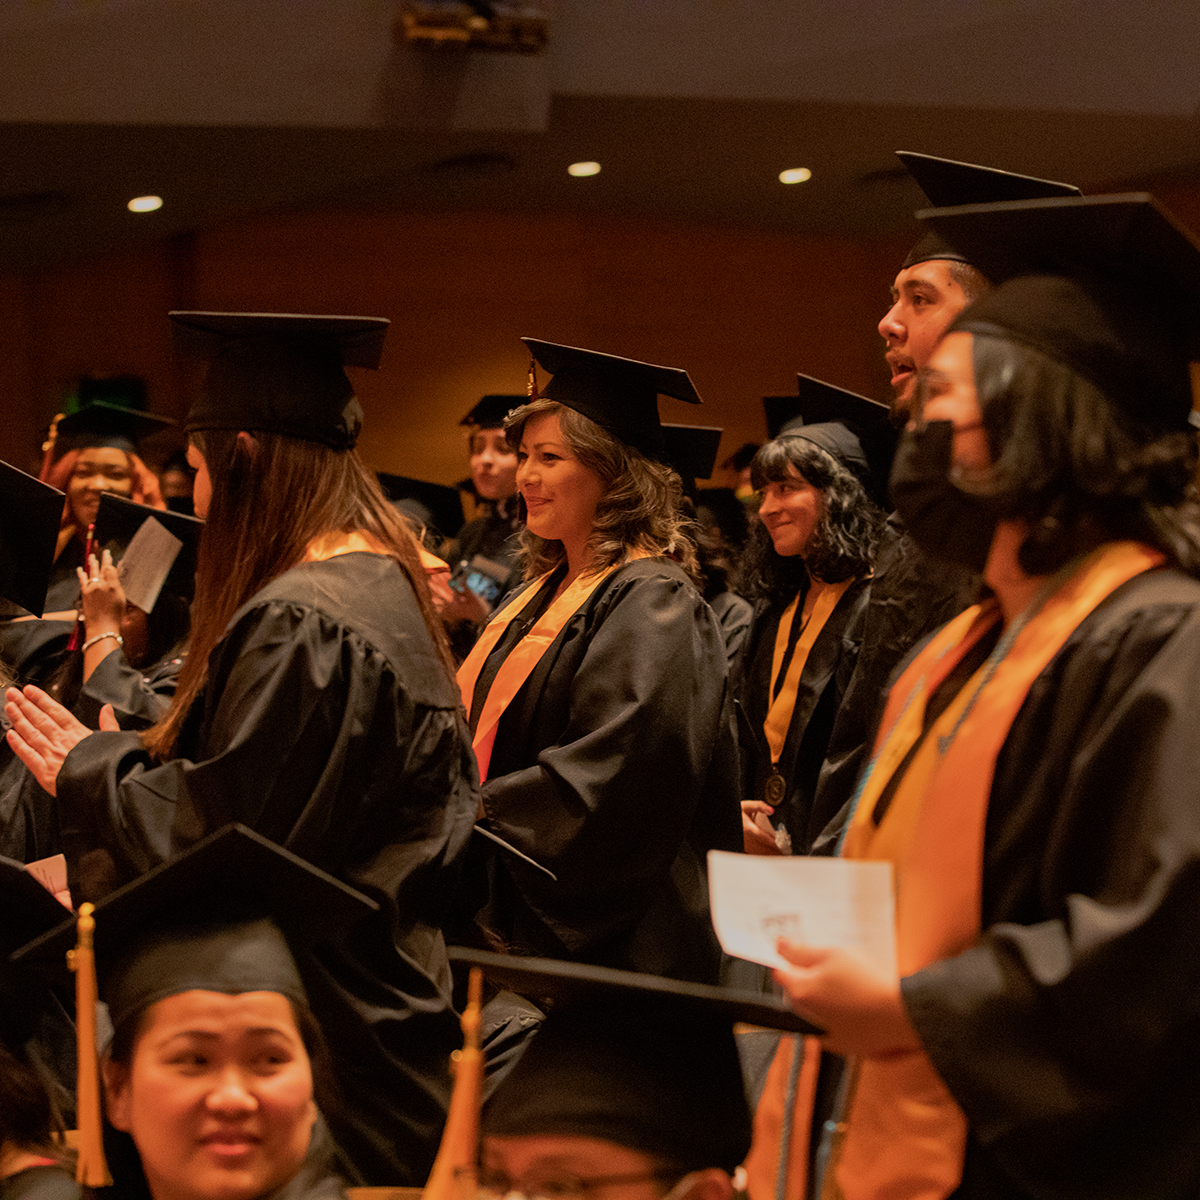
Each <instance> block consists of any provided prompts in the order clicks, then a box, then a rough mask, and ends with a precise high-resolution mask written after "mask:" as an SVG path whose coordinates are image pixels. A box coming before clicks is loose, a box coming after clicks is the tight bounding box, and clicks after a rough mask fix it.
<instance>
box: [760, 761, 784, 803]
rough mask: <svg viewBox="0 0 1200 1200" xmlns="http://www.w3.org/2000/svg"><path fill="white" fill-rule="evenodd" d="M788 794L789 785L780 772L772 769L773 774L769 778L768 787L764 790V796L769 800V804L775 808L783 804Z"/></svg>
mask: <svg viewBox="0 0 1200 1200" xmlns="http://www.w3.org/2000/svg"><path fill="white" fill-rule="evenodd" d="M786 794H787V784H786V783H785V782H784V778H783V776H782V775H780V773H779V772H778V770H775V769H772V771H771V774H770V775H768V776H767V783H766V787H765V788H764V789H763V795H764V796H766V798H767V803H768V804H769V805H771V807H772V808H774V807H775V806H776V805H778V804H781V803H782V802H783V798H784V796H785V795H786Z"/></svg>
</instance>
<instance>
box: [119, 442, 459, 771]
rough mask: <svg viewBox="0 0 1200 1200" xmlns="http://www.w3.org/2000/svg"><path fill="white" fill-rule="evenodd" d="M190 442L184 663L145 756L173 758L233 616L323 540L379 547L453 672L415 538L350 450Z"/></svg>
mask: <svg viewBox="0 0 1200 1200" xmlns="http://www.w3.org/2000/svg"><path fill="white" fill-rule="evenodd" d="M192 441H193V442H194V443H195V445H196V447H197V448H198V449H199V450H200V452H201V453H202V454H203V455H204V461H205V465H206V466H207V467H208V475H209V479H210V480H211V483H212V498H211V500H210V502H209V508H208V518H207V520H206V521H205V525H204V532H203V534H202V535H201V538H200V549H199V554H198V564H197V571H196V598H195V601H194V604H193V608H192V613H193V624H192V639H191V645H190V649H189V651H188V657H187V661H186V662H185V663H184V666H183V669H182V670H181V671H180V674H179V687H178V689H177V690H176V692H175V698H174V700H173V701H172V703H171V708H170V709H169V710H168V712H167V714H166V716H165V717H163V719H162V720H161V721H159V722H158V724H157V725H155V726H154V727H153V728H152V729H149V730H147V731H146V732H145V733H144V734H143V735H142V739H143V743H144V745H145V746H146V748H147V749H148V750H149V751H150V752H151V753H152V754H154V755H156V756H157V757H158V758H160V759H166V758H169V757H170V756H171V754H172V753H173V752H174V749H175V742H176V739H177V738H178V736H179V731H180V729H181V728H182V726H183V721H184V718H185V717H186V715H187V712H188V710H189V708H190V707H191V706H192V704H193V702H194V701H195V699H196V697H197V696H198V695H199V694H200V691H201V689H202V688H203V687H204V683H205V680H206V679H207V676H208V657H209V655H210V654H211V653H212V651H213V648H214V647H215V646H216V645H217V643H218V642H219V641H220V640H221V638H222V636H223V635H224V633H225V630H226V627H227V626H228V624H229V621H230V619H231V618H232V617H233V614H234V613H235V612H237V610H238V609H239V608H241V606H242V605H243V604H245V603H246V601H247V600H249V599H250V598H251V597H252V596H253V595H255V593H257V592H259V591H260V590H261V589H262V588H263V587H265V586H266V585H267V584H268V583H270V582H271V580H273V579H276V578H278V577H279V576H280V575H282V574H283V573H284V572H285V571H287V570H289V569H290V568H292V567H294V566H296V565H298V564H299V563H300V562H302V561H303V560H304V555H305V552H306V550H307V549H308V546H309V544H310V543H311V542H312V541H313V540H314V539H316V538H319V537H321V536H323V535H325V534H347V533H353V532H361V533H365V534H368V535H370V536H371V537H373V538H374V539H376V540H377V541H378V542H379V543H381V544H382V545H383V546H384V547H385V549H386V550H387V553H388V555H389V556H390V557H391V558H392V559H394V560H395V561H396V563H397V564H399V567H400V570H401V571H403V573H404V575H405V577H406V578H407V579H408V582H409V583H410V584H411V585H412V589H413V592H414V593H415V594H416V597H417V603H418V605H419V606H420V609H421V616H422V618H423V620H424V622H425V627H426V629H428V631H429V635H430V637H431V638H432V639H433V642H434V645H435V646H436V647H437V650H438V654H439V655H440V657H441V659H442V662H443V664H444V665H445V667H446V670H447V672H448V673H449V674H451V675H452V674H453V672H454V667H453V663H452V660H451V658H450V650H449V647H448V645H447V642H446V635H445V631H444V630H443V628H442V624H441V621H440V620H439V619H438V616H437V613H436V612H435V611H434V607H433V598H432V596H431V595H430V591H429V582H428V580H427V578H426V576H425V569H424V567H423V566H422V564H421V559H420V555H419V552H418V550H417V544H416V541H415V539H414V538H413V535H412V534H411V533H410V532H409V530H408V528H407V526H405V524H404V522H403V521H402V520H401V519H400V516H399V514H398V513H397V512H396V510H395V509H394V508H392V506H391V505H390V504H389V503H388V502H387V500H386V499H385V498H384V495H383V492H382V491H381V490H380V487H379V483H378V481H377V480H376V479H375V478H374V476H373V475H371V474H370V472H369V471H367V469H366V468H365V467H364V466H363V464H362V461H361V459H359V457H358V455H357V454H356V453H355V451H353V450H331V449H329V447H327V446H323V445H321V444H319V443H317V442H309V441H303V440H301V439H299V438H293V437H288V436H286V435H284V434H279V433H256V434H254V435H253V436H252V437H243V436H241V435H240V434H238V433H235V432H233V431H230V430H217V429H212V430H207V431H205V432H204V433H202V434H201V433H193V434H192Z"/></svg>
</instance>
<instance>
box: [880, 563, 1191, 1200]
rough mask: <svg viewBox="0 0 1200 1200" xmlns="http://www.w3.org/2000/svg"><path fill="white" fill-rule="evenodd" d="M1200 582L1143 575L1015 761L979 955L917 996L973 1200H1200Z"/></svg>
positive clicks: (1012, 745)
mask: <svg viewBox="0 0 1200 1200" xmlns="http://www.w3.org/2000/svg"><path fill="white" fill-rule="evenodd" d="M1198 680H1200V582H1197V581H1196V580H1194V579H1190V578H1187V577H1185V576H1183V575H1181V574H1180V573H1178V572H1176V571H1173V570H1162V571H1156V572H1152V573H1150V574H1148V575H1144V576H1141V577H1139V578H1137V579H1134V580H1133V581H1131V582H1130V583H1127V584H1126V585H1124V586H1123V587H1122V588H1120V589H1118V590H1117V591H1116V592H1114V593H1113V595H1112V596H1110V597H1109V598H1108V599H1107V600H1106V601H1105V602H1104V603H1103V604H1101V605H1100V606H1099V607H1098V608H1097V609H1096V610H1095V611H1094V612H1093V613H1092V614H1091V615H1090V616H1089V617H1088V618H1087V619H1086V620H1085V621H1084V622H1083V623H1082V624H1081V625H1080V626H1079V628H1078V629H1077V630H1076V631H1075V633H1074V634H1073V635H1072V636H1071V638H1070V639H1069V640H1068V642H1067V643H1066V645H1065V646H1064V648H1063V649H1062V651H1060V653H1059V654H1058V655H1057V656H1056V657H1055V658H1054V660H1053V661H1052V662H1051V663H1050V664H1049V666H1048V667H1047V668H1046V669H1045V670H1044V671H1043V672H1042V673H1041V674H1040V675H1039V676H1038V678H1037V679H1036V680H1035V681H1034V684H1033V687H1032V689H1031V690H1030V692H1029V695H1028V696H1027V698H1026V700H1025V703H1024V705H1023V706H1022V708H1021V710H1020V712H1019V713H1018V715H1017V717H1016V720H1015V721H1014V723H1013V725H1012V728H1011V730H1010V731H1009V735H1008V737H1007V739H1006V740H1005V742H1004V745H1003V747H1002V749H1001V752H1000V755H999V758H998V760H997V763H996V771H995V776H994V782H993V785H992V790H991V796H990V800H989V804H988V813H987V825H986V833H985V844H984V864H983V914H982V915H983V921H982V924H983V930H984V932H983V935H982V938H981V939H980V941H979V943H978V944H977V945H976V946H974V947H972V948H971V949H970V950H967V951H966V952H964V953H963V954H960V955H958V956H956V957H955V958H952V959H948V960H944V961H942V962H939V963H936V964H934V965H933V966H931V967H929V968H927V969H925V970H923V971H920V972H918V973H916V974H914V975H911V976H909V977H908V978H906V979H905V980H903V982H902V989H903V996H904V1002H905V1006H906V1008H907V1010H908V1013H909V1016H910V1017H911V1019H912V1021H913V1023H914V1025H915V1026H916V1028H917V1031H918V1033H919V1034H920V1036H921V1040H922V1042H923V1043H924V1045H925V1047H926V1049H927V1051H928V1053H929V1055H930V1057H931V1058H932V1060H933V1064H934V1066H935V1067H936V1068H937V1070H938V1072H939V1074H940V1075H941V1076H942V1078H943V1079H944V1080H945V1081H946V1083H947V1085H948V1086H949V1088H950V1090H951V1092H952V1093H953V1094H954V1097H955V1099H956V1100H957V1101H958V1103H959V1104H960V1105H961V1107H962V1108H963V1110H964V1111H965V1112H966V1115H967V1118H968V1121H969V1124H970V1141H969V1145H968V1152H967V1159H966V1171H965V1175H964V1180H963V1184H962V1186H961V1188H960V1190H959V1192H958V1193H956V1195H958V1196H959V1197H961V1198H963V1200H999V1198H1000V1197H1004V1198H1005V1200H1020V1198H1022V1197H1033V1196H1037V1197H1052V1198H1056V1200H1057V1198H1068V1197H1071V1198H1075V1197H1077V1198H1079V1200H1083V1198H1085V1197H1086V1198H1087V1200H1106V1198H1109V1197H1113V1198H1115V1197H1129V1198H1133V1197H1136V1198H1137V1200H1149V1198H1151V1197H1181V1196H1184V1195H1189V1196H1194V1195H1196V1194H1198V1193H1200V1086H1198V1082H1197V1081H1198V1075H1197V1072H1198V1070H1200V937H1198V935H1197V914H1200V687H1198V686H1197V681H1198Z"/></svg>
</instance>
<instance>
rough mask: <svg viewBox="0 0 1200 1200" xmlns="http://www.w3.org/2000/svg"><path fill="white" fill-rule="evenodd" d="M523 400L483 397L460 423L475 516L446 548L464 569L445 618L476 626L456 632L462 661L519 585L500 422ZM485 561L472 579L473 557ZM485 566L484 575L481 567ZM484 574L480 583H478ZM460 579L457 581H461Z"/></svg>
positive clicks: (507, 455) (513, 460)
mask: <svg viewBox="0 0 1200 1200" xmlns="http://www.w3.org/2000/svg"><path fill="white" fill-rule="evenodd" d="M525 401H526V397H525V396H509V395H498V394H492V395H487V396H484V397H483V399H481V400H480V401H479V403H478V404H476V405H475V406H474V407H473V408H472V409H471V411H470V412H469V413H467V415H466V416H465V417H463V419H462V421H461V422H460V424H461V425H463V426H465V427H466V430H467V436H468V437H469V439H470V441H469V443H468V448H469V452H470V460H471V487H472V488H473V489H474V492H475V498H476V499H477V500H478V501H479V509H478V511H477V513H476V515H475V516H474V517H473V518H472V519H471V520H470V521H468V522H467V523H466V524H465V525H464V526H463V527H462V528H461V529H460V530H459V531H458V532H457V533H456V534H455V535H454V541H453V542H452V543H451V544H450V545H449V546H448V547H447V548H446V559H447V561H448V562H449V563H450V565H451V567H455V568H458V567H459V565H460V564H461V563H466V564H467V568H468V569H467V570H465V571H463V570H461V569H460V571H459V574H458V575H457V576H456V577H455V583H456V586H455V592H456V596H455V602H454V604H453V605H452V606H451V607H450V609H449V610H448V612H447V614H446V616H447V617H448V618H449V619H451V620H458V621H461V622H466V623H468V624H469V625H470V626H472V627H474V628H473V629H472V631H471V632H470V633H469V634H468V633H467V632H466V631H460V636H459V637H458V638H456V639H455V647H456V649H457V647H458V645H459V644H462V645H463V646H464V649H463V653H462V657H464V658H465V657H466V653H467V651H469V650H470V648H471V645H472V644H473V643H474V640H475V636H477V635H478V627H479V626H481V625H482V624H483V622H484V621H486V620H487V618H488V617H489V616H491V614H492V613H493V612H494V611H495V609H496V605H497V603H498V602H499V600H500V599H501V598H502V597H504V596H505V595H506V594H507V593H508V592H509V591H510V590H511V589H512V588H513V587H515V586H516V584H517V583H518V582H519V581H520V572H519V570H518V558H519V556H520V549H521V547H520V542H519V541H518V536H517V535H518V534H519V533H520V532H521V529H522V527H523V522H522V520H521V513H520V506H521V505H520V499H519V498H518V496H517V452H516V450H515V449H514V448H513V447H512V446H510V445H509V444H508V438H507V436H506V435H505V432H504V419H505V417H507V416H508V414H509V413H510V412H511V411H512V410H513V409H514V408H520V407H521V405H522V404H524V403H525ZM476 557H478V558H480V559H482V560H483V563H481V564H479V566H478V567H477V568H476V572H475V574H476V578H475V579H472V578H471V575H470V565H471V563H472V561H473V560H474V559H475V558H476ZM484 564H486V570H483V571H480V570H479V567H482V566H483V565H484ZM480 574H482V575H483V578H478V576H479V575H480ZM460 580H461V582H460Z"/></svg>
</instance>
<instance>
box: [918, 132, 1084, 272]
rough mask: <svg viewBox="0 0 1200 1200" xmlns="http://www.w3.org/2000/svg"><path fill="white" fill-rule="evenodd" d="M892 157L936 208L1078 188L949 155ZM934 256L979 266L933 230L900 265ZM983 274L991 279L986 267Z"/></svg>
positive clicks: (1042, 195) (1067, 193) (1073, 192)
mask: <svg viewBox="0 0 1200 1200" xmlns="http://www.w3.org/2000/svg"><path fill="white" fill-rule="evenodd" d="M896 157H897V158H898V159H899V160H900V161H901V162H902V163H903V164H904V166H905V168H906V169H907V170H908V173H909V174H910V175H911V176H912V177H913V178H914V179H915V180H916V181H917V183H918V184H919V185H920V188H921V191H923V192H924V193H925V197H926V199H927V200H928V201H929V203H930V204H932V205H934V206H935V207H938V208H946V207H952V206H958V205H963V204H996V203H1001V202H1009V201H1016V200H1041V199H1045V198H1047V197H1051V196H1078V195H1079V189H1078V188H1077V187H1075V186H1074V185H1072V184H1069V183H1058V182H1057V181H1055V180H1053V179H1038V178H1036V177H1035V176H1033V175H1017V174H1014V173H1013V172H1012V171H1001V170H998V169H997V168H995V167H981V166H978V165H977V164H976V163H965V162H955V161H954V160H953V159H950V158H937V157H935V156H934V155H932V154H917V153H915V152H913V151H911V150H897V151H896ZM934 258H936V259H950V260H952V261H954V262H964V263H970V264H971V266H973V267H975V268H977V269H982V268H980V267H979V264H978V263H977V262H976V261H975V260H974V259H973V258H971V257H970V255H968V254H966V253H965V252H964V251H963V250H962V248H961V247H959V246H957V245H955V244H953V243H952V242H950V241H949V240H948V239H946V238H944V237H941V236H939V234H938V233H937V231H932V232H929V233H926V234H925V236H924V237H922V238H921V240H920V241H919V242H918V243H917V244H916V246H914V247H913V249H912V250H911V251H910V252H909V255H908V257H907V258H906V259H905V260H904V266H905V267H912V266H915V265H916V264H917V263H919V262H927V261H929V260H930V259H934ZM983 274H984V275H985V276H987V278H988V279H991V276H990V275H988V274H987V272H986V271H984V272H983Z"/></svg>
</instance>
